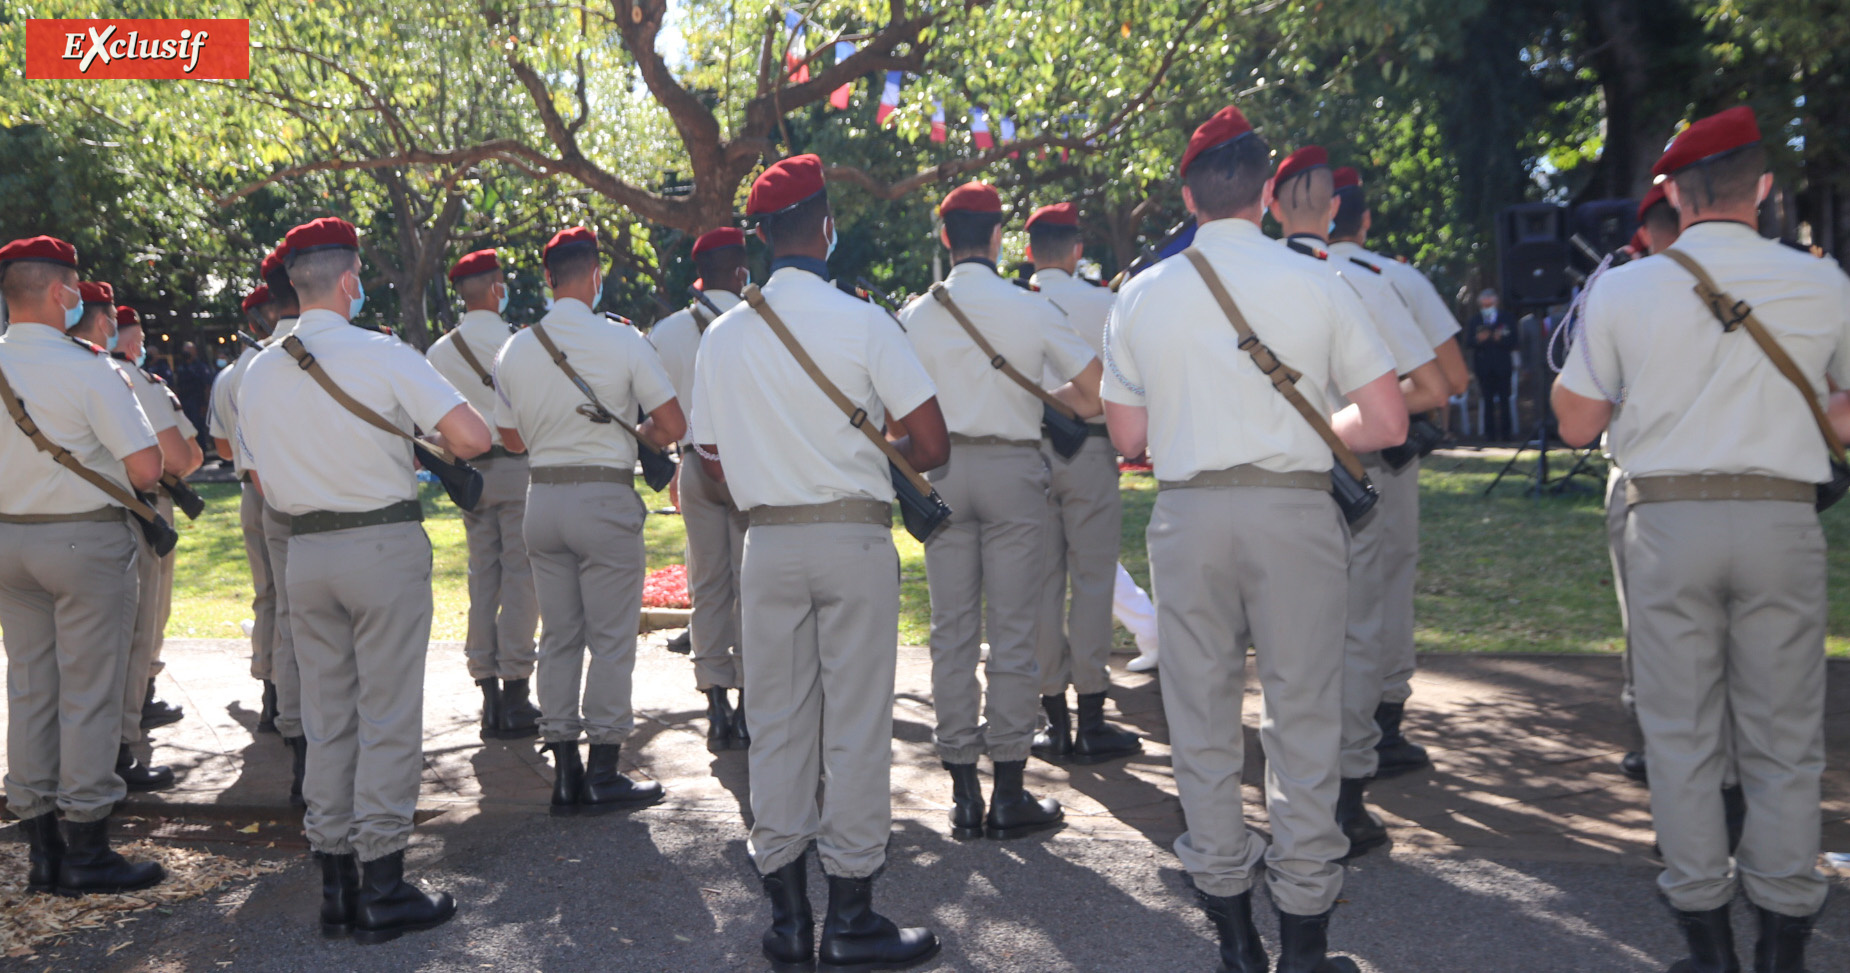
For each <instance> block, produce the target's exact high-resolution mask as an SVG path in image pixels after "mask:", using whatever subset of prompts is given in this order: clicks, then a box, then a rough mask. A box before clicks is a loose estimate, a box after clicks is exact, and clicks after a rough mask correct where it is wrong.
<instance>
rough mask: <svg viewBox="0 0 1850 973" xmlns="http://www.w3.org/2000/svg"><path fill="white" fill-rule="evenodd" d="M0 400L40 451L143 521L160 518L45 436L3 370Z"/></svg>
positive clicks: (152, 510) (0, 373)
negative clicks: (27, 412)
mask: <svg viewBox="0 0 1850 973" xmlns="http://www.w3.org/2000/svg"><path fill="white" fill-rule="evenodd" d="M0 400H4V401H5V402H6V413H7V415H9V416H11V417H12V418H13V424H14V425H16V426H18V427H19V431H20V432H22V433H25V434H26V438H27V439H30V440H32V445H33V446H36V447H38V450H39V452H41V453H47V454H49V455H50V456H51V458H52V459H53V460H54V461H56V462H57V464H58V465H59V466H62V467H64V468H65V469H67V470H70V471H71V472H72V473H75V474H77V475H78V476H79V477H81V478H82V479H83V481H84V482H85V483H88V484H90V485H91V486H93V487H96V488H97V489H98V490H101V491H103V492H104V493H105V494H107V495H108V496H109V499H111V500H114V501H115V502H117V503H119V504H121V505H122V506H124V507H127V508H128V511H129V512H130V513H132V514H134V515H135V516H137V517H139V518H141V519H142V520H145V521H149V522H153V521H156V520H159V519H160V514H158V513H155V511H154V508H153V507H150V506H148V505H147V504H145V503H143V502H141V498H139V497H137V496H135V494H134V493H132V492H130V491H128V490H125V489H123V488H122V487H121V486H120V485H118V484H117V483H115V481H113V480H111V479H109V478H108V477H106V476H104V475H103V474H101V473H98V472H97V471H95V470H93V469H91V468H89V467H88V466H85V465H83V463H82V462H80V461H79V460H78V459H77V457H76V456H74V455H72V454H71V451H70V450H68V449H65V448H64V447H63V446H60V445H58V444H57V443H54V442H52V441H51V437H49V436H47V435H45V430H43V429H40V428H39V424H38V423H37V422H34V421H33V420H32V417H31V416H30V415H27V414H26V406H25V403H23V402H21V401H19V396H18V395H17V394H15V393H14V392H13V383H11V382H9V381H7V377H6V372H5V370H3V369H0Z"/></svg>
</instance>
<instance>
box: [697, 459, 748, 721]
mask: <svg viewBox="0 0 1850 973" xmlns="http://www.w3.org/2000/svg"><path fill="white" fill-rule="evenodd" d="M681 520H682V522H683V523H684V524H685V525H686V526H687V587H688V594H689V595H690V596H692V598H693V602H694V613H693V618H691V619H690V620H689V621H688V626H687V631H688V637H689V638H690V639H691V640H692V641H693V656H694V688H696V689H699V690H701V691H702V692H704V691H706V690H708V689H712V688H714V687H715V686H720V687H724V688H727V689H737V688H739V687H740V686H743V685H744V682H743V681H742V679H741V677H742V676H743V675H744V672H743V668H742V665H741V663H740V661H739V631H740V624H741V623H740V617H739V616H740V607H739V585H740V581H739V572H740V565H741V564H743V563H744V560H745V526H746V522H747V518H746V516H745V513H744V512H743V511H741V510H739V509H738V508H737V507H735V506H733V503H732V491H730V490H727V489H726V485H725V484H724V483H720V482H717V481H715V480H714V479H713V478H712V477H709V476H707V474H706V471H705V470H702V469H701V468H700V461H699V460H697V459H696V460H692V461H690V462H684V463H682V464H681Z"/></svg>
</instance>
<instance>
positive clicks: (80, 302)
mask: <svg viewBox="0 0 1850 973" xmlns="http://www.w3.org/2000/svg"><path fill="white" fill-rule="evenodd" d="M64 289H65V290H67V291H70V292H71V293H73V294H76V295H77V303H76V304H75V305H72V306H71V307H67V308H65V309H64V330H66V331H69V330H71V329H72V328H75V327H77V322H79V321H81V320H83V316H84V297H83V292H82V291H79V290H78V289H77V288H75V287H71V286H68V285H66V286H65V287H64Z"/></svg>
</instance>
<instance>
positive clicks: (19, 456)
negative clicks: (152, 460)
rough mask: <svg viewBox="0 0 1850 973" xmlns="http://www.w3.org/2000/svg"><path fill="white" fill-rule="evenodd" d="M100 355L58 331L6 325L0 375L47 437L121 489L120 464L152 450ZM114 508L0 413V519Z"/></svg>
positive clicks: (147, 431) (150, 438) (139, 417)
mask: <svg viewBox="0 0 1850 973" xmlns="http://www.w3.org/2000/svg"><path fill="white" fill-rule="evenodd" d="M111 365H112V363H111V362H110V360H109V358H108V356H107V355H105V354H104V353H103V352H102V351H100V350H99V349H97V348H96V346H95V345H91V344H89V343H87V342H81V341H76V340H74V339H71V338H68V337H66V336H65V335H64V333H63V332H62V331H60V330H58V329H55V328H52V327H49V326H46V325H41V324H33V323H28V322H24V321H15V322H13V325H12V327H10V328H9V329H7V332H6V334H5V335H4V336H0V370H3V371H4V372H5V373H6V378H7V382H8V383H9V384H11V385H12V387H13V393H14V394H15V395H17V396H19V401H20V404H22V405H23V406H25V409H26V414H27V415H29V416H31V417H32V420H33V421H34V422H36V423H38V426H39V428H40V429H42V430H44V432H45V436H46V438H48V439H50V440H51V441H52V442H53V443H56V444H57V445H59V446H62V447H64V448H65V449H68V450H70V451H71V453H72V455H74V456H76V458H77V460H78V461H79V462H81V463H83V465H84V466H86V467H89V468H90V469H92V470H95V471H96V472H98V473H101V474H102V475H103V476H105V477H107V478H108V479H110V480H112V481H114V482H115V483H116V484H117V485H119V486H121V487H122V488H123V489H125V490H126V489H128V487H129V483H128V474H127V471H126V470H124V469H123V468H122V461H123V460H124V459H127V458H128V457H129V456H131V455H133V454H135V453H138V452H141V451H142V450H144V449H147V448H148V447H149V446H153V445H155V438H154V429H153V427H152V426H150V425H149V424H148V417H147V416H146V415H144V414H143V413H142V411H141V406H140V404H138V403H137V402H136V399H135V393H134V391H133V389H132V388H131V387H130V385H129V382H128V380H127V379H126V378H125V377H124V376H123V375H122V373H121V372H119V371H117V370H116V369H114V368H113V367H111ZM107 506H119V505H118V504H117V503H116V501H114V500H111V499H110V498H109V496H108V495H107V494H105V493H104V492H103V491H101V490H99V489H97V488H96V487H94V486H91V485H90V484H89V483H87V482H85V481H84V480H83V478H82V477H80V476H78V475H77V474H75V473H72V472H71V471H70V470H67V469H65V468H64V467H62V466H59V465H58V463H57V461H56V460H54V459H52V458H51V456H50V454H48V453H41V452H39V450H38V448H37V447H35V446H33V445H32V440H30V439H28V438H26V434H25V433H23V432H20V431H19V427H18V426H16V425H14V424H13V422H12V420H11V419H10V418H9V417H7V416H5V415H4V414H0V514H13V515H21V514H76V513H85V512H87V511H91V510H96V509H98V508H101V507H107Z"/></svg>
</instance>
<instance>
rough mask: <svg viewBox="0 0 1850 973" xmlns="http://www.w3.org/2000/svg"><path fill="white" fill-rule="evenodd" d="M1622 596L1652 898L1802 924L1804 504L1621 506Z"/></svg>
mask: <svg viewBox="0 0 1850 973" xmlns="http://www.w3.org/2000/svg"><path fill="white" fill-rule="evenodd" d="M1625 581H1626V591H1625V595H1626V602H1627V604H1628V606H1629V610H1630V613H1631V630H1632V654H1633V657H1632V673H1633V678H1634V679H1635V681H1636V688H1637V698H1638V723H1639V726H1640V727H1641V728H1642V729H1643V730H1644V740H1645V756H1646V760H1647V762H1648V764H1649V766H1650V771H1651V813H1652V815H1653V817H1654V818H1655V819H1656V824H1657V841H1658V845H1659V846H1660V847H1661V848H1662V849H1663V857H1664V871H1663V872H1662V874H1661V875H1659V877H1658V885H1659V887H1660V888H1662V889H1663V892H1664V895H1665V896H1666V897H1667V898H1668V899H1669V900H1670V903H1671V905H1673V906H1674V907H1676V908H1678V909H1681V910H1684V911H1702V910H1708V909H1715V908H1719V907H1720V906H1722V905H1725V904H1727V902H1728V901H1729V900H1730V899H1732V898H1733V897H1734V892H1735V885H1736V883H1737V882H1739V884H1740V885H1741V886H1742V887H1744V888H1745V890H1746V892H1747V897H1748V898H1749V899H1751V900H1752V901H1753V902H1754V904H1755V905H1758V906H1761V907H1763V908H1766V909H1770V910H1772V911H1774V912H1778V913H1782V914H1785V915H1791V916H1807V915H1811V914H1813V913H1815V912H1817V911H1818V909H1819V907H1820V906H1821V905H1822V904H1823V902H1824V895H1825V890H1826V887H1827V886H1826V881H1825V879H1824V877H1823V876H1822V875H1820V874H1819V872H1818V846H1819V838H1820V836H1819V831H1820V827H1821V822H1820V808H1819V804H1820V801H1821V800H1822V797H1821V794H1820V778H1821V777H1822V775H1823V772H1824V631H1825V608H1826V595H1825V558H1824V531H1823V529H1822V528H1821V527H1820V526H1819V523H1818V515H1817V514H1816V513H1814V512H1813V510H1812V508H1811V505H1810V504H1808V503H1792V502H1782V501H1770V500H1761V501H1743V500H1714V501H1681V502H1661V503H1645V504H1637V505H1635V506H1633V507H1632V508H1631V510H1630V512H1629V514H1628V516H1627V519H1626V526H1625ZM1164 650H1165V651H1167V650H1168V646H1164ZM1166 662H1167V660H1165V663H1166ZM1730 712H1732V715H1733V723H1732V728H1731V727H1730V722H1729V719H1728V716H1729V714H1730ZM1724 734H1727V735H1731V736H1732V737H1733V739H1734V744H1735V749H1736V756H1735V762H1736V767H1737V769H1738V771H1739V773H1740V778H1741V786H1742V788H1743V790H1744V791H1745V793H1746V798H1747V826H1746V830H1745V834H1744V835H1743V836H1742V838H1741V844H1740V846H1739V848H1737V849H1736V851H1735V854H1734V859H1733V862H1732V865H1731V863H1730V860H1729V855H1728V835H1727V828H1726V825H1725V823H1724V817H1723V803H1722V796H1721V788H1722V784H1723V781H1724V778H1725V775H1726V765H1727V762H1728V759H1727V745H1726V741H1724V740H1723V736H1724Z"/></svg>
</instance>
